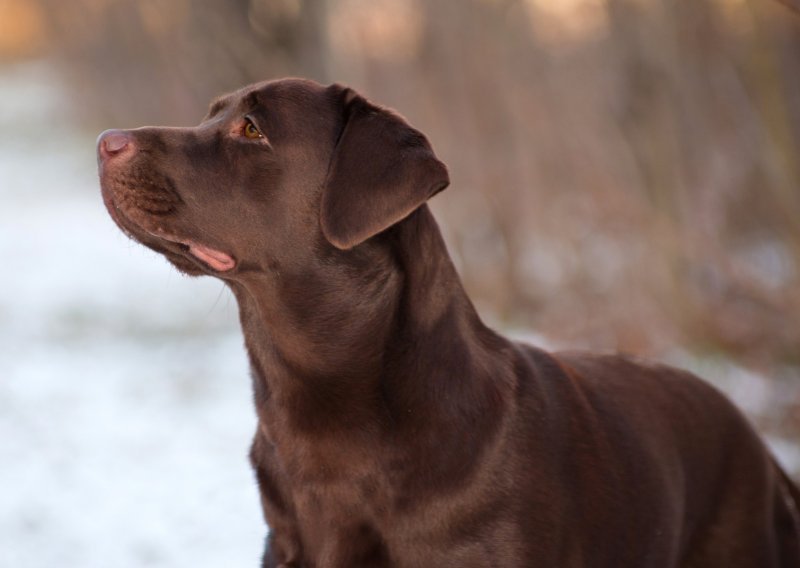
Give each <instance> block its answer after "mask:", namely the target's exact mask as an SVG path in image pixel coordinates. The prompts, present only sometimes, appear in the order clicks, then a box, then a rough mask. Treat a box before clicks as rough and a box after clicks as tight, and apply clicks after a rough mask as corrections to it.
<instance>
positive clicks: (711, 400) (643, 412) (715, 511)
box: [521, 346, 800, 568]
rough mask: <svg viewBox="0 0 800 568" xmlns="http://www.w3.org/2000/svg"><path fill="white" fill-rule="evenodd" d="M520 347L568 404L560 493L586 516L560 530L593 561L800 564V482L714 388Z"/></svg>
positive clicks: (673, 374)
mask: <svg viewBox="0 0 800 568" xmlns="http://www.w3.org/2000/svg"><path fill="white" fill-rule="evenodd" d="M521 351H522V352H524V353H526V354H527V357H529V358H530V360H531V361H532V365H533V366H534V368H537V367H538V368H539V369H541V368H542V366H543V364H544V365H545V368H546V372H544V373H541V372H540V373H539V377H538V378H537V380H536V382H537V383H538V384H540V385H542V384H543V385H546V388H547V393H546V394H547V396H546V400H548V404H549V405H550V406H551V407H553V408H552V411H551V412H552V413H553V414H555V413H557V412H558V409H559V408H569V409H570V410H569V418H568V419H567V420H562V421H561V424H562V425H563V426H564V427H566V428H568V429H569V433H568V434H567V436H566V437H567V439H568V440H570V441H571V445H568V446H562V448H561V451H562V452H564V454H563V455H561V456H560V457H559V459H560V460H561V463H562V464H563V478H562V479H563V494H562V495H561V498H563V499H564V500H565V501H566V502H568V503H570V507H572V508H574V509H575V510H576V514H575V517H574V518H576V519H580V521H579V523H578V524H579V526H573V527H569V533H570V534H567V535H564V536H563V537H562V538H564V539H565V541H566V542H569V541H570V540H574V542H575V543H576V546H577V543H579V542H580V543H582V544H581V546H582V548H583V552H582V555H585V554H588V553H589V552H590V551H591V554H592V555H593V557H592V559H591V563H590V565H592V566H605V565H608V566H613V565H617V566H649V565H651V564H652V563H656V564H657V565H659V566H661V565H669V564H674V565H678V566H689V567H692V566H704V567H706V566H715V567H716V566H720V567H722V566H724V567H726V568H737V567H743V568H744V567H747V568H750V567H756V566H758V567H764V568H768V567H776V568H777V567H781V568H783V567H786V568H789V567H797V566H800V524H799V523H798V517H797V508H798V503H800V501H798V491H797V488H796V487H795V486H794V484H793V483H792V482H791V480H790V479H789V478H788V476H786V474H785V473H784V472H783V471H782V470H781V469H780V467H779V466H778V465H777V464H776V463H775V462H774V460H773V459H772V458H771V456H770V455H769V452H768V451H767V449H766V448H765V447H764V445H763V443H762V442H761V441H760V439H759V437H758V435H757V434H756V433H755V432H754V430H753V429H752V427H751V426H750V424H749V423H748V421H747V419H746V418H745V417H744V416H743V415H742V414H741V413H740V412H739V411H738V410H737V409H736V408H735V407H734V406H733V405H732V404H731V403H730V402H729V401H728V399H727V398H725V397H724V396H723V395H722V394H721V393H719V392H718V391H717V390H716V389H714V388H713V387H712V386H710V385H708V384H706V383H705V382H703V381H702V380H700V379H698V378H697V377H695V376H694V375H692V374H690V373H688V372H685V371H681V370H678V369H674V368H671V367H668V366H665V365H659V364H652V363H648V362H644V361H640V360H637V359H634V358H630V357H627V356H621V355H598V354H590V353H580V352H563V353H554V354H552V355H547V354H544V353H543V352H541V351H539V350H536V349H533V348H530V347H527V346H521ZM543 361H544V362H545V363H543ZM550 423H551V424H552V423H558V421H557V420H551V422H550ZM577 511H580V514H578V513H577ZM609 512H612V514H609ZM600 527H602V529H600ZM573 531H574V532H573ZM581 531H582V532H584V534H579V532H581ZM592 541H594V542H592ZM566 542H565V544H564V546H565V547H567V548H568V547H569V546H570V545H569V544H567V543H566ZM587 543H590V544H588V546H587ZM665 558H670V559H671V560H672V562H671V563H665V562H664V560H665ZM588 561H589V559H587V558H583V562H588Z"/></svg>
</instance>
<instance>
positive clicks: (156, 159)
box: [97, 79, 449, 278]
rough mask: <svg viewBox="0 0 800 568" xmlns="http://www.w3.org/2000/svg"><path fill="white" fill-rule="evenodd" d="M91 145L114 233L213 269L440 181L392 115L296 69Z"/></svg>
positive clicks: (329, 236) (266, 260) (432, 161)
mask: <svg viewBox="0 0 800 568" xmlns="http://www.w3.org/2000/svg"><path fill="white" fill-rule="evenodd" d="M97 153H98V163H99V171H100V182H101V187H102V193H103V200H104V202H105V205H106V207H107V209H108V211H109V213H110V214H111V217H112V218H113V219H114V221H115V222H116V223H117V224H118V225H119V227H120V228H121V229H122V230H123V231H124V232H125V233H127V234H128V235H129V236H131V237H133V238H135V239H136V240H138V241H140V242H141V243H142V244H144V245H146V246H148V247H150V248H152V249H154V250H156V251H158V252H161V253H163V254H164V255H165V256H166V257H167V258H168V259H169V260H170V261H171V262H172V263H173V264H174V265H175V266H176V267H178V268H179V269H180V270H181V271H183V272H186V273H188V274H193V275H197V274H214V275H217V276H220V277H223V278H229V277H230V278H233V277H235V276H236V275H237V274H240V273H243V272H247V271H250V270H264V271H267V270H270V269H271V268H273V269H274V268H277V267H280V266H282V265H283V266H285V265H286V264H287V263H290V264H291V263H294V264H296V263H304V262H312V261H313V260H314V259H319V258H320V257H321V255H324V251H325V249H326V248H327V249H329V250H349V249H352V248H354V247H357V246H358V245H360V244H361V243H363V242H365V241H367V240H369V239H371V238H372V237H374V236H375V235H377V234H379V233H381V232H383V231H384V230H385V229H387V228H388V227H390V226H392V225H394V224H396V223H398V222H400V221H401V220H402V219H404V218H405V217H407V216H408V215H409V214H410V213H411V212H412V211H414V210H415V209H416V208H418V207H419V206H420V205H421V204H422V203H424V202H425V201H426V200H427V199H428V198H429V197H431V196H432V195H434V194H435V193H437V192H438V191H441V190H442V189H444V188H445V187H446V186H447V185H448V183H449V181H448V176H447V170H446V168H445V167H444V165H443V164H442V163H441V162H440V161H439V160H437V159H436V156H435V155H434V153H433V150H432V149H431V146H430V144H429V143H428V141H427V140H426V138H425V136H423V135H422V134H421V133H420V132H419V131H417V130H415V129H414V128H412V127H411V126H409V125H408V124H407V123H406V121H405V120H403V119H402V118H401V117H400V116H398V115H397V114H394V113H392V112H391V111H389V110H387V109H385V108H381V107H379V106H376V105H374V104H372V103H370V102H369V101H367V100H366V99H365V98H364V97H362V96H360V95H358V94H357V93H355V92H354V91H353V90H351V89H348V88H345V87H342V86H339V85H331V86H329V87H323V86H321V85H318V84H316V83H314V82H311V81H306V80H298V79H287V80H280V81H273V82H268V83H260V84H257V85H253V86H250V87H245V88H244V89H241V90H239V91H237V92H235V93H232V94H230V95H227V96H224V97H221V98H219V99H217V100H216V101H215V102H214V103H213V104H212V105H211V108H210V110H209V112H208V115H207V116H206V117H205V119H204V120H203V121H202V122H201V123H200V125H198V126H196V127H191V128H162V127H145V128H138V129H135V130H109V131H106V132H104V133H103V134H101V135H100V137H99V139H98V143H97Z"/></svg>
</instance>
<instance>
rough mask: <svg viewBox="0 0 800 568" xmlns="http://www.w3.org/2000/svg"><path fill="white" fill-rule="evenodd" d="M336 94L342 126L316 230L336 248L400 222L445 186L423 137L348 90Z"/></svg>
mask: <svg viewBox="0 0 800 568" xmlns="http://www.w3.org/2000/svg"><path fill="white" fill-rule="evenodd" d="M332 88H338V89H339V93H338V94H339V96H340V98H339V105H340V106H341V112H342V114H343V119H342V120H343V127H342V130H341V134H340V135H339V140H338V142H337V143H336V147H335V148H334V151H333V157H332V158H331V163H330V166H329V168H328V176H327V179H326V181H325V187H324V188H323V191H322V205H321V209H320V225H321V227H322V232H323V234H324V235H325V237H326V238H327V239H328V241H330V242H331V243H332V244H333V245H334V246H336V247H337V248H340V249H349V248H352V247H354V246H356V245H358V244H360V243H362V242H364V241H365V240H367V239H368V238H370V237H372V236H373V235H376V234H378V233H380V232H381V231H383V230H384V229H386V228H388V227H390V226H392V225H394V224H395V223H397V222H398V221H400V220H402V219H404V218H405V217H406V216H408V215H409V214H410V213H411V212H412V211H414V210H415V209H416V208H417V207H419V206H420V205H422V204H423V203H425V201H427V200H428V199H429V198H430V197H432V196H433V195H434V194H436V193H438V192H439V191H441V190H443V189H444V188H445V187H447V186H448V184H449V183H450V179H449V177H448V175H447V168H446V167H445V165H444V164H443V163H442V162H440V161H439V160H438V159H436V156H435V155H434V153H433V150H432V149H431V145H430V144H429V143H428V140H427V139H426V138H425V136H424V135H423V134H422V133H421V132H419V131H418V130H415V129H414V128H412V127H411V126H409V125H408V123H407V122H406V121H405V120H403V119H402V118H401V117H400V116H398V115H396V114H394V113H393V112H391V111H389V110H387V109H385V108H381V107H378V106H376V105H373V104H372V103H370V102H369V101H367V100H366V99H365V98H364V97H362V96H361V95H359V94H357V93H356V92H355V91H353V90H351V89H346V88H344V89H343V88H341V87H339V86H338V85H334V86H333V87H332Z"/></svg>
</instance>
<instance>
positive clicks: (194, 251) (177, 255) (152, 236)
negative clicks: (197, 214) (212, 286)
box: [102, 184, 236, 276]
mask: <svg viewBox="0 0 800 568" xmlns="http://www.w3.org/2000/svg"><path fill="white" fill-rule="evenodd" d="M102 190H103V191H102V194H103V202H104V203H105V206H106V209H107V210H108V213H109V215H110V216H111V218H112V219H113V220H114V223H116V225H117V226H118V227H119V228H120V229H121V230H122V232H123V233H125V234H126V235H127V236H128V237H130V238H131V239H133V240H135V241H137V242H139V243H141V244H143V245H144V246H146V247H147V248H149V249H152V250H154V251H156V252H158V253H160V254H162V255H164V257H165V258H166V259H167V260H168V261H169V262H170V263H171V264H172V265H173V266H174V267H175V268H177V269H178V270H179V271H180V272H182V273H184V274H187V275H189V276H202V275H204V274H212V275H215V274H216V275H218V274H222V273H226V272H230V271H232V270H233V269H234V268H235V267H236V260H234V258H233V257H232V256H231V255H229V254H228V253H226V252H223V251H221V250H218V249H215V248H212V247H210V246H208V245H204V244H201V243H199V242H197V241H196V240H194V239H191V238H188V237H182V236H179V235H177V234H176V232H174V231H171V230H170V229H169V228H167V226H166V223H165V222H164V221H165V220H164V219H163V218H162V217H161V216H157V215H153V214H151V213H148V212H146V211H143V210H142V209H140V208H137V207H135V206H131V205H129V204H128V203H126V202H124V201H123V203H124V205H125V206H122V207H121V206H119V205H118V204H117V203H116V200H115V199H114V196H113V195H112V193H113V192H112V191H111V190H110V189H109V188H107V187H106V186H105V184H103V186H102Z"/></svg>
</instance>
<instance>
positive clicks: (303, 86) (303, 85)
mask: <svg viewBox="0 0 800 568" xmlns="http://www.w3.org/2000/svg"><path fill="white" fill-rule="evenodd" d="M325 92H326V87H324V86H322V85H320V84H319V83H317V82H315V81H311V80H309V79H280V80H277V81H264V82H262V83H255V84H253V85H248V86H247V87H243V88H241V89H239V90H238V91H234V92H233V93H228V94H225V95H222V96H220V97H218V98H216V99H214V100H213V101H212V102H211V105H210V106H209V110H208V118H213V117H214V116H215V115H218V114H220V113H222V112H223V111H225V110H228V109H239V110H240V111H247V110H254V109H256V108H259V107H263V106H273V105H281V104H283V103H286V102H303V103H314V102H321V101H322V97H323V96H324V94H325Z"/></svg>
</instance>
